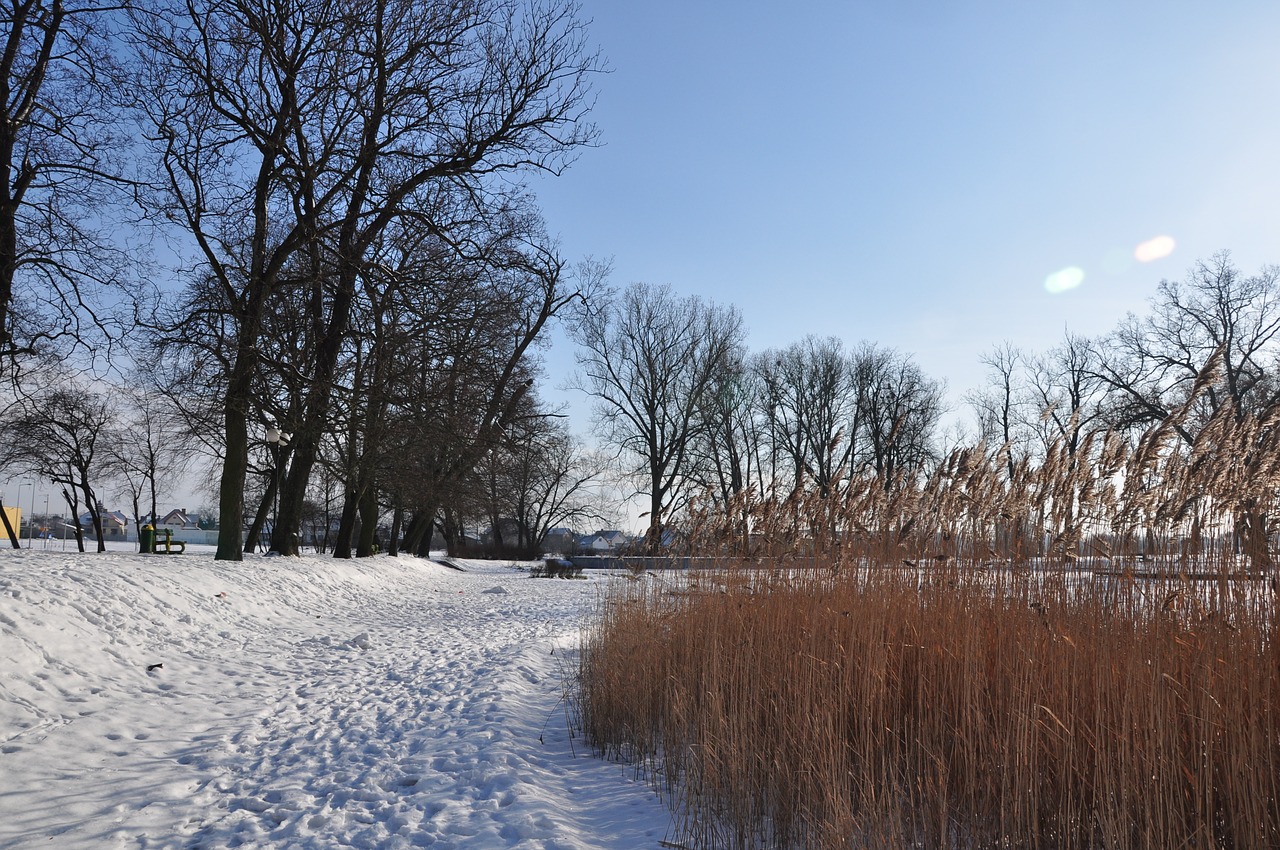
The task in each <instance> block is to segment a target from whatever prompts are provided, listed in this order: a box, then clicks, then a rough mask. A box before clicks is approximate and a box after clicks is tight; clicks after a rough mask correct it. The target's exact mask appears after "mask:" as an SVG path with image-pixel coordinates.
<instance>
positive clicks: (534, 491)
mask: <svg viewBox="0 0 1280 850" xmlns="http://www.w3.org/2000/svg"><path fill="white" fill-rule="evenodd" d="M605 468H606V464H605V462H604V461H603V460H602V459H601V458H598V457H593V456H591V455H589V454H588V453H586V452H584V451H583V450H582V448H581V447H580V446H579V445H578V443H577V441H576V440H575V439H574V438H573V436H572V435H571V434H570V433H569V431H568V428H567V427H565V426H564V425H563V424H562V423H561V422H560V421H559V420H557V419H555V418H553V417H551V416H548V415H546V414H545V413H543V412H542V411H541V410H540V409H539V405H538V404H537V402H536V401H535V400H534V399H532V398H530V399H529V401H528V403H527V404H526V405H525V410H524V411H523V412H522V414H521V415H520V417H519V418H518V419H516V420H515V421H514V422H512V424H511V426H510V427H509V428H508V429H507V431H506V433H505V435H504V440H503V443H502V445H501V446H498V447H496V448H495V449H494V450H493V451H492V452H490V454H489V456H488V457H487V458H486V459H485V461H484V462H483V463H482V464H481V466H480V468H479V469H477V471H476V472H477V475H476V477H477V479H478V480H479V484H480V486H481V487H482V489H483V491H484V501H485V505H486V509H487V513H488V520H489V525H490V528H491V529H492V530H493V534H494V538H495V540H494V542H495V544H496V545H497V546H498V547H500V548H514V550H515V551H518V552H520V553H522V554H523V555H524V556H534V555H537V554H538V550H539V548H540V547H541V546H542V544H543V542H544V541H545V540H546V537H547V533H548V532H549V531H550V530H551V529H552V528H553V527H555V526H559V525H565V524H569V523H572V522H574V521H577V520H586V519H590V520H595V521H601V520H603V517H602V516H601V514H600V512H599V511H598V510H597V509H596V508H594V507H593V502H594V500H595V494H594V493H593V492H592V489H591V486H592V484H593V482H595V481H596V480H597V479H598V478H599V477H600V476H601V475H602V474H603V473H604V470H605ZM508 524H509V526H510V528H507V526H508ZM508 531H510V532H513V535H514V539H508V537H507V532H508Z"/></svg>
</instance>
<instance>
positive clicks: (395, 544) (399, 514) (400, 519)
mask: <svg viewBox="0 0 1280 850" xmlns="http://www.w3.org/2000/svg"><path fill="white" fill-rule="evenodd" d="M403 524H404V508H402V507H400V506H399V505H396V509H395V511H394V512H393V513H392V515H391V539H390V540H388V541H387V555H389V556H390V557H392V558H394V557H396V556H397V555H399V554H400V526H401V525H403Z"/></svg>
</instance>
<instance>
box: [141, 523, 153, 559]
mask: <svg viewBox="0 0 1280 850" xmlns="http://www.w3.org/2000/svg"><path fill="white" fill-rule="evenodd" d="M138 551H139V552H141V553H142V554H144V555H154V554H155V553H156V530H155V529H154V528H153V527H152V526H151V524H150V523H148V524H146V525H144V526H142V530H141V531H139V532H138Z"/></svg>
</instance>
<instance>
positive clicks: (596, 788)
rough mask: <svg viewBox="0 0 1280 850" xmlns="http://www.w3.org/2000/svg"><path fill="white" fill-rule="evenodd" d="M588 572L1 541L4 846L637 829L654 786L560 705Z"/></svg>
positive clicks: (496, 843)
mask: <svg viewBox="0 0 1280 850" xmlns="http://www.w3.org/2000/svg"><path fill="white" fill-rule="evenodd" d="M157 561H160V562H159V563H157ZM597 590H598V585H597V583H596V582H595V581H583V582H570V581H558V580H533V579H529V578H528V577H527V575H526V574H523V573H520V572H516V571H514V570H511V569H509V568H503V567H495V566H488V565H473V571H469V572H466V573H459V572H454V571H450V570H447V569H445V568H443V567H439V566H437V565H433V564H430V563H428V562H424V561H420V560H416V559H400V560H392V559H387V558H381V559H374V560H373V561H369V562H357V563H356V564H354V565H352V564H336V563H335V562H333V561H330V560H327V559H301V560H298V559H289V560H287V561H286V560H282V559H269V560H268V559H254V560H252V561H246V562H244V564H241V565H222V564H215V562H213V561H212V560H211V559H209V558H207V557H204V558H201V557H197V558H190V559H187V560H181V559H166V560H161V559H147V558H139V557H137V556H126V555H114V554H109V555H107V556H103V557H98V558H95V557H94V556H88V557H84V556H69V557H64V556H61V555H58V556H54V555H53V554H52V553H50V554H48V555H42V554H41V553H39V552H36V553H33V554H28V553H12V554H9V555H7V556H3V557H0V663H3V665H4V666H3V667H2V668H0V712H2V714H0V720H2V721H3V722H4V726H3V727H2V728H3V732H0V742H2V743H0V846H4V847H13V846H16V847H28V846H30V847H36V846H39V847H49V846H57V847H60V848H67V847H86V848H88V847H94V848H97V847H121V848H124V847H130V848H133V847H138V848H153V847H166V848H169V847H172V848H178V847H182V848H190V847H208V848H213V847H236V846H245V847H300V848H320V847H367V848H375V847H376V848H383V847H386V848H394V847H436V848H508V847H511V848H515V847H521V848H547V849H548V850H551V848H622V847H626V848H631V847H654V848H656V847H658V846H659V842H660V841H661V840H662V839H663V838H664V837H666V831H667V828H668V824H669V817H668V816H667V814H666V813H665V812H664V810H663V809H662V808H661V806H660V804H659V802H658V801H657V799H656V797H655V795H654V794H653V792H652V791H650V790H649V789H648V788H647V787H645V786H644V785H642V784H639V783H636V782H634V781H631V780H630V779H629V774H628V773H627V772H626V771H625V769H624V768H622V767H620V766H618V765H611V764H606V763H602V762H599V761H597V760H595V759H593V758H590V757H589V756H588V755H587V754H586V753H584V752H583V751H582V746H581V742H574V741H571V740H570V736H569V734H568V731H567V729H566V722H565V718H564V712H563V711H562V710H561V709H560V708H559V699H560V696H561V692H562V687H563V686H562V680H563V675H564V671H563V669H562V667H561V665H562V664H565V663H568V662H569V655H570V651H571V649H572V645H573V633H574V630H575V629H576V628H577V626H578V624H579V622H580V618H581V616H582V615H583V613H584V612H585V611H586V610H588V608H589V607H590V604H591V602H592V600H593V599H594V598H595V594H596V592H597ZM499 591H501V592H499ZM223 594H225V595H223ZM155 663H163V665H164V666H163V667H162V668H159V669H155V670H152V671H149V672H148V671H147V669H146V668H147V666H148V665H150V664H155ZM575 744H576V750H577V751H576V757H575V752H574V748H575Z"/></svg>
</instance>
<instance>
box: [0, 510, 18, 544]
mask: <svg viewBox="0 0 1280 850" xmlns="http://www.w3.org/2000/svg"><path fill="white" fill-rule="evenodd" d="M4 512H5V513H6V514H7V515H8V516H9V524H10V525H12V526H13V533H14V534H17V533H18V529H19V528H22V508H11V507H8V506H5V509H4ZM3 532H4V526H3V525H0V540H3V539H4V537H5V535H4V533H3Z"/></svg>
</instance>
